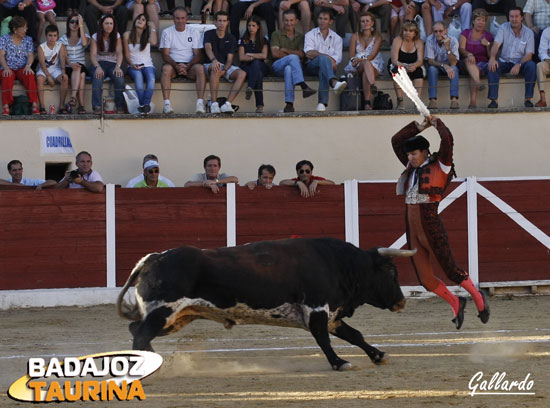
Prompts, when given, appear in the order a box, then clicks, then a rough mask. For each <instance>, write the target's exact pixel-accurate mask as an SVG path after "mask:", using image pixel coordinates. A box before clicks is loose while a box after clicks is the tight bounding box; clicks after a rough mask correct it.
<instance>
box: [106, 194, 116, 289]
mask: <svg viewBox="0 0 550 408" xmlns="http://www.w3.org/2000/svg"><path fill="white" fill-rule="evenodd" d="M105 188H106V194H105V224H106V225H105V231H106V235H107V236H106V238H107V287H108V288H114V287H116V217H115V215H116V208H115V185H114V184H107V186H106V187H105Z"/></svg>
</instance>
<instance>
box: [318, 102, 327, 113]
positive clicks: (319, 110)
mask: <svg viewBox="0 0 550 408" xmlns="http://www.w3.org/2000/svg"><path fill="white" fill-rule="evenodd" d="M326 110H327V107H326V106H325V105H324V104H323V103H320V104H319V105H317V112H324V111H326Z"/></svg>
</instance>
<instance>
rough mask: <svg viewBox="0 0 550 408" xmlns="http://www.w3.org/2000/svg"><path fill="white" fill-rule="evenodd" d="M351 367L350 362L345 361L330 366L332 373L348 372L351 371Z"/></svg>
mask: <svg viewBox="0 0 550 408" xmlns="http://www.w3.org/2000/svg"><path fill="white" fill-rule="evenodd" d="M352 367H353V365H352V364H351V363H350V362H348V361H346V360H340V361H339V362H338V363H336V364H334V365H333V366H332V369H333V370H334V371H349V370H351V369H352Z"/></svg>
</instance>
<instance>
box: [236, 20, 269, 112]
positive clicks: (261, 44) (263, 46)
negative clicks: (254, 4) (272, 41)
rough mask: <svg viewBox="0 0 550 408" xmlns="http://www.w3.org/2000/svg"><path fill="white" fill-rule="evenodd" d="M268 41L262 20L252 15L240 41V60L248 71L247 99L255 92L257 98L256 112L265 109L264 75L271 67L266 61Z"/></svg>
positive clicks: (243, 68)
mask: <svg viewBox="0 0 550 408" xmlns="http://www.w3.org/2000/svg"><path fill="white" fill-rule="evenodd" d="M267 44H268V43H267V41H266V39H265V37H264V30H263V29H262V21H261V20H260V19H259V18H258V17H257V16H254V15H252V16H250V17H249V18H248V20H247V21H246V32H245V33H244V36H243V38H241V40H240V41H239V60H240V61H241V67H240V68H241V69H242V70H243V71H244V72H246V75H247V77H248V86H247V87H246V93H245V99H246V100H249V99H250V98H251V97H252V92H254V98H255V99H256V113H262V112H263V110H264V93H263V88H264V82H263V81H264V76H265V75H266V74H267V73H268V71H269V67H268V66H267V64H266V63H265V60H266V59H267Z"/></svg>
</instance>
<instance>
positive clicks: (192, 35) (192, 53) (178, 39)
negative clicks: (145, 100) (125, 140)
mask: <svg viewBox="0 0 550 408" xmlns="http://www.w3.org/2000/svg"><path fill="white" fill-rule="evenodd" d="M186 24H187V11H185V8H183V7H176V9H175V10H174V25H173V26H171V27H168V28H166V29H165V30H164V31H163V32H162V36H161V39H160V47H159V48H160V52H161V54H162V59H163V61H164V65H163V66H162V74H161V77H160V84H161V87H162V97H163V99H164V108H163V113H167V114H170V113H174V110H173V109H172V106H171V104H170V89H171V87H172V79H174V78H176V77H178V76H181V77H183V78H189V79H192V80H194V81H195V89H196V91H197V104H196V109H195V112H196V113H204V112H205V109H204V91H205V87H206V74H205V72H204V67H203V65H202V64H201V63H200V62H201V60H202V45H201V41H200V33H199V32H198V31H197V30H193V29H192V28H190V27H186Z"/></svg>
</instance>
